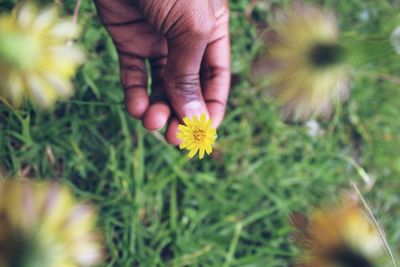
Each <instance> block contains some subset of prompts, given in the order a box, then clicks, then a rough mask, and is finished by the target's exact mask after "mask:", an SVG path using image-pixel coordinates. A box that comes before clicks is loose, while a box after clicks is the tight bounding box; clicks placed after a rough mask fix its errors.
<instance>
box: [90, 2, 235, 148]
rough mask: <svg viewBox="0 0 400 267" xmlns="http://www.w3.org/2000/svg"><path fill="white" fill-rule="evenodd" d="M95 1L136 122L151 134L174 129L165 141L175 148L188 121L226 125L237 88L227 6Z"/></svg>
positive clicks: (129, 108) (167, 132) (211, 3)
mask: <svg viewBox="0 0 400 267" xmlns="http://www.w3.org/2000/svg"><path fill="white" fill-rule="evenodd" d="M95 3H96V7H97V10H98V13H99V16H100V19H101V21H102V22H103V24H104V25H105V27H106V29H107V31H108V32H109V34H110V35H111V37H112V39H113V41H114V44H115V46H116V49H117V51H118V54H119V61H120V73H121V83H122V86H123V88H124V90H125V104H126V107H127V110H128V112H129V113H130V114H131V116H133V117H134V118H137V119H140V120H141V121H142V123H143V125H144V127H145V128H146V129H148V130H150V131H155V130H159V129H160V128H162V127H163V126H164V125H166V124H168V125H167V130H166V134H165V137H166V140H167V141H168V142H169V143H171V144H174V145H178V144H179V140H178V139H177V138H176V132H177V128H178V124H179V122H180V121H182V119H183V118H184V117H185V116H188V117H192V116H193V115H196V116H199V115H200V114H203V113H204V114H207V116H209V117H210V118H211V119H212V120H213V123H214V127H218V126H219V125H220V123H221V122H222V120H223V117H224V113H225V106H226V101H227V98H228V94H229V87H230V42H229V8H228V2H227V0H112V1H111V0H95ZM146 61H148V62H149V65H150V73H148V72H147V68H146V64H145V62H146ZM148 77H151V88H150V94H149V93H148V81H149V78H148Z"/></svg>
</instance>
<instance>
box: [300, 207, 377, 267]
mask: <svg viewBox="0 0 400 267" xmlns="http://www.w3.org/2000/svg"><path fill="white" fill-rule="evenodd" d="M292 220H293V224H294V225H295V227H296V228H297V230H296V232H295V238H296V241H297V242H298V244H299V246H300V247H301V248H302V253H301V256H300V258H298V261H297V264H296V266H299V267H300V266H301V267H338V266H349V267H350V266H363V267H373V266H382V265H381V264H379V263H380V261H381V260H382V256H383V255H384V253H383V252H384V246H383V242H382V240H381V238H380V235H379V232H378V230H377V228H376V227H375V225H374V224H373V222H372V221H371V220H370V218H369V217H368V215H367V214H366V213H365V212H364V210H363V209H362V208H361V207H360V206H359V205H358V204H357V203H356V202H350V203H349V202H348V203H344V204H342V205H339V206H337V207H333V208H329V209H322V210H318V211H316V212H314V213H313V214H312V215H311V217H310V218H306V217H303V216H302V215H299V214H296V215H294V216H293V217H292Z"/></svg>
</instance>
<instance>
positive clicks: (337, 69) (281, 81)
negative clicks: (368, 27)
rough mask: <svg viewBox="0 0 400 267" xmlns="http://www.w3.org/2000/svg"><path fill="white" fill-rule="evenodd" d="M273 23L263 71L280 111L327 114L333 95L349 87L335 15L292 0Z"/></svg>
mask: <svg viewBox="0 0 400 267" xmlns="http://www.w3.org/2000/svg"><path fill="white" fill-rule="evenodd" d="M272 27H273V29H274V31H273V36H272V37H271V38H269V40H268V41H267V49H268V50H269V51H268V55H267V58H268V60H269V62H270V64H271V66H272V70H271V72H270V73H268V75H270V77H271V82H272V84H271V94H272V95H273V96H274V97H276V98H277V99H278V102H279V103H280V104H281V105H282V106H283V114H284V115H285V117H288V118H292V119H296V120H299V119H307V118H309V117H310V116H311V115H314V114H321V113H322V114H323V115H329V113H330V111H331V108H332V101H333V99H335V98H336V99H340V98H342V97H343V96H345V95H346V92H347V89H348V82H347V76H346V72H347V71H348V70H347V68H346V65H345V64H344V52H345V51H344V49H343V48H342V46H341V45H340V43H339V29H338V26H337V23H336V19H335V16H334V15H333V14H331V13H329V12H327V11H324V10H320V9H317V8H315V7H311V6H309V5H306V4H304V3H302V2H300V1H296V2H295V3H294V4H293V6H292V8H291V9H289V10H287V11H286V12H283V11H282V12H280V13H278V14H277V19H276V21H275V23H274V24H273V25H272Z"/></svg>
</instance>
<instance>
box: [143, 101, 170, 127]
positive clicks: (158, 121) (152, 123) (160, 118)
mask: <svg viewBox="0 0 400 267" xmlns="http://www.w3.org/2000/svg"><path fill="white" fill-rule="evenodd" d="M170 114H171V110H170V108H169V107H168V105H167V104H166V103H163V102H158V103H154V104H153V105H151V106H150V107H149V108H148V109H147V111H146V113H145V114H144V116H143V126H144V128H146V129H147V130H149V131H157V130H160V129H161V128H162V127H164V125H165V124H166V122H167V120H168V118H169V116H170Z"/></svg>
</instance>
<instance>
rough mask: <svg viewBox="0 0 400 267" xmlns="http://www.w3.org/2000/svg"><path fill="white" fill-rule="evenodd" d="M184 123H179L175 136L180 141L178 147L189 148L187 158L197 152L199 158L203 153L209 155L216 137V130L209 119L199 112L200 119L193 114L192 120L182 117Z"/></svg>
mask: <svg viewBox="0 0 400 267" xmlns="http://www.w3.org/2000/svg"><path fill="white" fill-rule="evenodd" d="M183 122H184V123H185V125H182V124H181V125H179V127H178V129H179V132H178V133H177V135H176V137H177V138H178V139H180V140H181V141H182V143H181V144H180V145H179V148H180V149H184V148H186V149H187V150H189V151H190V152H189V155H188V156H189V158H193V157H194V155H196V153H197V152H199V158H200V159H202V158H203V157H204V153H207V155H210V154H211V152H212V145H213V144H214V143H215V140H216V139H217V131H216V130H215V129H214V128H212V121H211V119H207V118H206V115H205V114H201V116H200V120H199V119H198V118H197V117H196V116H193V117H192V120H190V119H189V118H188V117H185V118H184V119H183Z"/></svg>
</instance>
